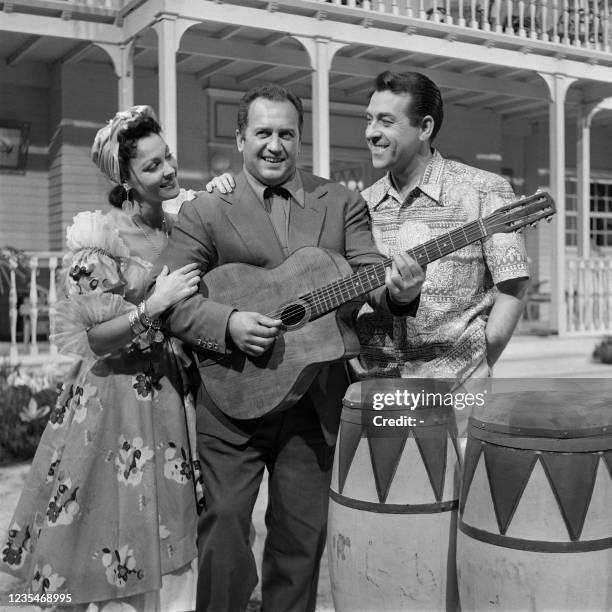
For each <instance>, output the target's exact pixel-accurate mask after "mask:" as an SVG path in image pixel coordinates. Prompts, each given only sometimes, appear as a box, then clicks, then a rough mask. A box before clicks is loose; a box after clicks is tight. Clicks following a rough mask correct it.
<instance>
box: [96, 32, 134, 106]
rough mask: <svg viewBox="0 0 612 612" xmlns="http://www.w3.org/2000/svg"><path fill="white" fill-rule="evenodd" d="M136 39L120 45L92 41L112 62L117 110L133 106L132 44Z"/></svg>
mask: <svg viewBox="0 0 612 612" xmlns="http://www.w3.org/2000/svg"><path fill="white" fill-rule="evenodd" d="M135 42H136V40H131V41H128V42H125V43H122V44H120V45H111V44H107V43H94V44H96V45H97V46H98V47H100V48H101V49H104V51H106V53H107V54H108V55H109V57H110V58H111V60H112V62H113V68H114V69H115V74H116V75H117V77H118V83H117V90H118V91H117V105H118V109H119V110H125V109H126V108H129V107H130V106H134V46H135Z"/></svg>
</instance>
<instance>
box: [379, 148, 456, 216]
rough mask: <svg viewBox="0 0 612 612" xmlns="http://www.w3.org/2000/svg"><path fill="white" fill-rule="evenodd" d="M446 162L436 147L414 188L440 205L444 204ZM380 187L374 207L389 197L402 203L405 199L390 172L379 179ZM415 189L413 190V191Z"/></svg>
mask: <svg viewBox="0 0 612 612" xmlns="http://www.w3.org/2000/svg"><path fill="white" fill-rule="evenodd" d="M444 163H445V160H444V158H443V157H442V155H440V153H439V152H438V151H437V150H436V149H434V150H433V155H432V157H431V159H430V160H429V163H428V164H427V166H426V167H425V172H424V173H423V178H422V179H421V182H420V183H419V184H418V186H417V187H415V189H414V190H419V191H421V192H422V193H423V194H425V195H426V196H427V197H428V198H430V199H431V200H433V201H434V202H435V203H436V204H438V205H439V206H444V204H443V203H442V202H441V200H440V195H441V193H442V177H443V175H444ZM379 183H380V189H377V190H376V196H375V199H374V201H372V204H373V205H374V208H376V207H377V206H379V205H380V203H381V202H382V201H383V200H385V199H386V198H387V197H390V198H393V199H394V200H395V201H396V202H399V203H401V202H402V201H403V200H402V198H401V196H400V194H399V191H398V190H397V188H396V187H395V184H394V182H393V177H392V176H391V173H390V172H387V174H386V175H385V176H384V177H383V178H382V179H381V180H380V181H379ZM414 190H413V191H412V192H411V193H413V192H414Z"/></svg>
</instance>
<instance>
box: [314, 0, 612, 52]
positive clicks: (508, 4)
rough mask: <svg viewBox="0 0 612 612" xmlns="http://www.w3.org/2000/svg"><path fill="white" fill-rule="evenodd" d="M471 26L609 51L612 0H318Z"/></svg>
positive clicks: (373, 11) (486, 30) (390, 13)
mask: <svg viewBox="0 0 612 612" xmlns="http://www.w3.org/2000/svg"><path fill="white" fill-rule="evenodd" d="M319 1H320V2H321V3H326V4H334V5H337V6H346V7H347V8H353V9H361V10H363V11H364V12H371V13H385V14H389V15H400V16H404V17H412V18H416V19H425V20H431V21H434V22H438V23H445V24H448V25H456V26H460V27H464V28H469V29H472V30H481V31H485V32H495V33H498V34H507V35H510V36H514V37H519V38H526V39H531V40H541V41H545V42H553V43H561V44H564V45H570V46H574V47H581V48H586V49H596V50H600V51H610V10H609V0H598V1H597V2H594V1H593V0H544V1H536V0H319ZM610 1H612V0H610Z"/></svg>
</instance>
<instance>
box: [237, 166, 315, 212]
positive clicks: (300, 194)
mask: <svg viewBox="0 0 612 612" xmlns="http://www.w3.org/2000/svg"><path fill="white" fill-rule="evenodd" d="M243 172H244V176H245V177H246V180H247V182H248V183H249V185H250V186H251V188H252V189H253V191H254V192H255V195H256V196H257V199H258V200H259V202H260V204H261V205H262V206H264V195H263V194H264V191H265V190H266V187H269V185H264V184H263V183H262V182H261V181H258V180H257V179H256V178H255V177H254V176H253V175H252V174H251V173H250V172H249V171H248V170H247V169H246V168H244V167H243ZM277 187H283V188H284V189H286V190H287V191H288V192H289V193H290V194H291V197H292V198H293V199H294V200H295V201H296V202H297V203H298V204H299V205H300V206H301V207H302V208H304V202H305V197H304V186H303V184H302V177H301V176H300V173H299V171H298V170H296V171H295V173H294V174H293V176H292V177H291V178H290V179H289V180H288V181H285V182H284V183H283V184H282V185H277Z"/></svg>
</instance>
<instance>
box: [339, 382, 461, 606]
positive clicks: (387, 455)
mask: <svg viewBox="0 0 612 612" xmlns="http://www.w3.org/2000/svg"><path fill="white" fill-rule="evenodd" d="M362 384H363V385H365V384H366V383H354V384H353V385H351V386H350V387H349V389H348V390H347V393H346V395H345V398H344V402H343V403H344V407H343V410H342V420H341V425H340V432H339V437H338V443H337V446H336V455H335V460H334V468H333V475H332V484H331V491H330V508H329V524H328V538H327V548H328V554H329V572H330V578H331V584H332V597H333V600H334V606H335V609H336V610H337V611H338V612H342V611H347V612H359V611H364V612H366V611H367V612H371V611H373V610H376V611H384V610H386V611H389V612H391V611H393V612H396V611H398V610H414V611H417V610H418V611H419V612H429V611H438V610H455V609H456V606H457V600H458V596H457V584H456V572H455V537H456V520H457V515H456V513H457V507H458V488H459V487H458V461H459V460H458V452H457V444H456V442H457V440H456V433H455V432H456V427H455V422H454V415H453V409H452V407H449V406H441V405H434V406H432V405H427V406H420V407H414V406H413V407H406V406H405V405H402V402H401V401H400V402H399V403H398V402H389V403H387V404H386V405H384V406H382V407H380V408H381V409H375V408H374V407H373V402H372V394H369V395H368V394H367V393H364V390H363V389H362ZM378 385H379V388H380V385H383V386H384V389H383V391H385V392H387V393H391V392H392V387H394V386H396V387H397V389H402V390H406V389H410V385H411V383H410V381H408V380H405V379H404V380H398V381H397V382H396V383H394V382H393V381H384V383H383V382H379V383H378ZM433 385H434V383H433V382H431V383H430V384H429V387H428V390H429V391H432V390H433V389H431V388H430V387H431V386H433ZM413 389H414V391H415V393H418V392H422V391H424V389H423V385H422V384H421V382H417V383H415V384H414V385H413ZM366 395H367V396H368V397H367V398H366V397H365V396H366ZM398 399H400V400H401V396H399V397H398Z"/></svg>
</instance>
